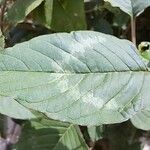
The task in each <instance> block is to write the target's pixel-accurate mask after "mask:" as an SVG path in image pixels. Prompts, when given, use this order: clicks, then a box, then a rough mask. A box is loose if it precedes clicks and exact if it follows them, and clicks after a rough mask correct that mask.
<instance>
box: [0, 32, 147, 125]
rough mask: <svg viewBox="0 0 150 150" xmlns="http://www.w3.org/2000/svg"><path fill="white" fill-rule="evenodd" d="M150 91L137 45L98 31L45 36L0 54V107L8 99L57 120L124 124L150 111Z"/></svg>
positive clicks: (91, 123) (85, 123) (145, 69)
mask: <svg viewBox="0 0 150 150" xmlns="http://www.w3.org/2000/svg"><path fill="white" fill-rule="evenodd" d="M149 89H150V72H149V71H148V69H147V67H146V65H145V64H144V62H143V61H142V60H141V58H140V57H139V54H138V52H137V50H136V48H135V47H134V46H133V44H132V43H131V42H129V41H127V40H120V39H118V38H115V37H113V36H110V35H106V34H102V33H98V32H93V31H77V32H71V33H58V34H52V35H44V36H40V37H36V38H34V39H32V40H30V41H27V42H24V43H21V44H18V45H15V46H14V47H12V48H7V49H5V50H4V51H2V52H1V53H0V95H1V97H3V99H1V98H0V103H1V102H2V101H4V100H5V99H4V97H6V101H7V98H8V97H10V98H11V99H13V100H12V101H16V102H17V104H20V105H21V106H24V108H26V109H28V108H29V109H30V110H34V111H38V112H42V113H43V114H45V115H46V116H48V117H49V118H52V119H56V120H61V121H67V122H71V123H75V124H80V125H99V124H110V123H118V122H122V121H126V120H128V119H130V118H132V117H133V116H135V115H136V113H138V112H139V111H140V110H141V109H144V108H145V107H149V106H150V102H149V97H150V92H148V90H149ZM2 108H4V109H5V110H7V109H6V108H7V106H6V105H5V106H4V107H3V106H2V107H1V112H2V111H3V110H2ZM18 108H19V106H18ZM8 111H9V108H8ZM13 112H14V116H13V117H14V118H15V117H16V116H17V115H18V114H17V115H16V110H14V111H13ZM22 113H23V112H22ZM5 114H6V115H7V114H8V115H9V113H7V112H6V111H5ZM18 117H19V116H17V118H18ZM26 117H27V118H30V116H28V115H27V114H26ZM20 118H21V116H20Z"/></svg>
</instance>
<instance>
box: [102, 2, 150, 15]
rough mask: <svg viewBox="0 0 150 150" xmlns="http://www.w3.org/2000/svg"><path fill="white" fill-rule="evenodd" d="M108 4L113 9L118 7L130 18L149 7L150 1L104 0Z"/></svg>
mask: <svg viewBox="0 0 150 150" xmlns="http://www.w3.org/2000/svg"><path fill="white" fill-rule="evenodd" d="M104 1H105V2H110V3H111V4H112V5H113V6H114V7H119V8H120V9H121V10H123V11H124V12H126V13H127V14H129V15H130V16H138V15H139V14H140V13H141V12H142V11H144V9H146V8H147V7H149V6H150V0H144V1H143V0H104Z"/></svg>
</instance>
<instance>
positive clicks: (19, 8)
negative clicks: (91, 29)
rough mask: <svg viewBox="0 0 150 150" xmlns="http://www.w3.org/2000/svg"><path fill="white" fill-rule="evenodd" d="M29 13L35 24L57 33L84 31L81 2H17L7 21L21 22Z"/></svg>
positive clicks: (56, 0) (70, 0)
mask: <svg viewBox="0 0 150 150" xmlns="http://www.w3.org/2000/svg"><path fill="white" fill-rule="evenodd" d="M42 2H43V3H42ZM22 3H23V5H22ZM31 12H33V18H34V19H35V22H37V23H40V24H43V25H44V26H46V27H47V28H49V29H51V30H54V31H57V32H59V31H66V32H68V31H72V30H79V29H80V30H81V29H86V23H85V15H84V3H83V0H78V1H74V0H26V1H23V0H17V1H16V3H14V5H13V6H12V7H11V8H10V9H9V11H8V17H7V19H8V21H11V22H13V23H19V22H23V21H24V19H25V17H26V16H27V15H29V13H31Z"/></svg>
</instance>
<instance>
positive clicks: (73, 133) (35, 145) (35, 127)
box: [16, 120, 88, 150]
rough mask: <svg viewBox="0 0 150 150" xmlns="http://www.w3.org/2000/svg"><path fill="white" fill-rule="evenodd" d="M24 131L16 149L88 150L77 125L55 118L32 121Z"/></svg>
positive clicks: (26, 125)
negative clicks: (58, 120)
mask: <svg viewBox="0 0 150 150" xmlns="http://www.w3.org/2000/svg"><path fill="white" fill-rule="evenodd" d="M22 132H23V133H22V136H21V138H20V140H19V142H18V143H17V144H16V150H27V149H29V150H88V148H87V145H86V143H85V141H84V139H83V138H82V135H81V133H80V131H79V128H78V127H77V126H76V125H72V124H67V123H60V122H57V121H53V120H49V121H48V120H42V121H31V123H26V124H25V126H24V127H23V131H22Z"/></svg>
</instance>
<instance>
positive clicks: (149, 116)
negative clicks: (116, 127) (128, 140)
mask: <svg viewBox="0 0 150 150" xmlns="http://www.w3.org/2000/svg"><path fill="white" fill-rule="evenodd" d="M131 122H132V124H133V125H134V126H135V127H137V128H139V129H143V130H150V109H149V110H146V109H144V110H141V111H140V112H138V113H137V114H136V115H135V116H133V118H131Z"/></svg>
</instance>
